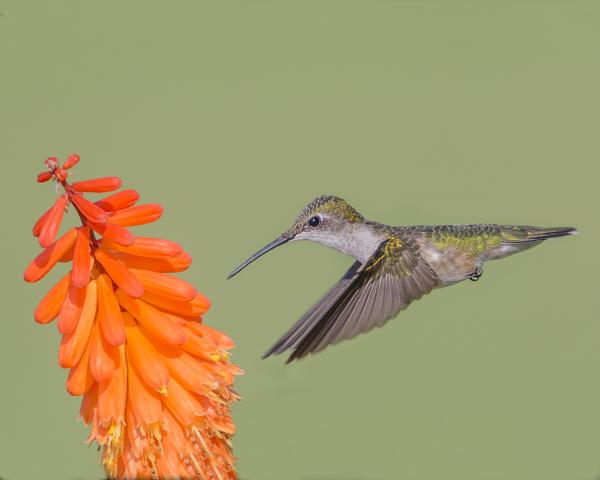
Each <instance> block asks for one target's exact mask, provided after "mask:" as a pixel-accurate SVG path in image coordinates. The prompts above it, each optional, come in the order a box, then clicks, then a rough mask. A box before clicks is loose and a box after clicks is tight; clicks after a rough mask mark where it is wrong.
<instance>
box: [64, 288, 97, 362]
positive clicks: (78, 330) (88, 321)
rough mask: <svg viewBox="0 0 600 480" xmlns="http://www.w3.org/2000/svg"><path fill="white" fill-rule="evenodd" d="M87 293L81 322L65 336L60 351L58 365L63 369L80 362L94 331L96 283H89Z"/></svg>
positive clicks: (80, 317) (80, 316) (80, 318)
mask: <svg viewBox="0 0 600 480" xmlns="http://www.w3.org/2000/svg"><path fill="white" fill-rule="evenodd" d="M85 291H86V294H85V303H84V304H83V308H82V309H81V314H80V315H79V321H78V322H77V325H75V329H74V330H73V331H72V332H70V333H66V334H64V335H63V337H62V340H61V342H60V348H59V349H58V363H59V365H60V366H61V367H63V368H71V367H72V366H73V365H75V364H76V363H77V362H78V361H79V359H80V358H81V354H82V353H83V349H84V348H85V346H86V344H87V343H88V339H89V337H90V332H91V331H92V326H93V324H94V317H95V316H96V303H97V296H96V281H95V280H92V281H91V282H90V283H88V284H87V287H85Z"/></svg>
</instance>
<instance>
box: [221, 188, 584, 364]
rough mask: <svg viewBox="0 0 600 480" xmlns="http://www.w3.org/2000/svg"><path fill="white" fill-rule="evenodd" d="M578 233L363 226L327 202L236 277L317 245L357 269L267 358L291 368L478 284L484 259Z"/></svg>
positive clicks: (348, 210) (339, 202) (320, 201)
mask: <svg viewBox="0 0 600 480" xmlns="http://www.w3.org/2000/svg"><path fill="white" fill-rule="evenodd" d="M576 233H577V230H576V229H575V228H571V227H557V228H540V227H531V226H522V225H519V226H517V225H435V226H432V225H418V226H403V227H390V226H388V225H384V224H382V223H379V222H373V221H370V220H365V219H364V218H363V216H362V215H361V214H360V213H358V212H357V211H356V210H355V209H354V208H352V206H350V205H349V204H348V203H347V202H346V201H344V200H343V199H341V198H338V197H335V196H321V197H317V198H315V199H314V200H313V201H312V202H310V203H309V204H308V205H307V206H306V207H305V208H304V210H302V212H300V215H298V218H296V221H295V222H294V224H293V225H292V226H291V227H290V228H289V229H288V230H287V231H285V232H284V233H283V234H281V236H279V237H278V238H277V239H276V240H274V241H273V242H271V243H269V244H268V245H267V246H266V247H264V248H262V249H261V250H259V251H258V252H256V253H255V254H254V255H252V256H251V257H250V258H249V259H248V260H246V261H245V262H244V263H242V264H241V265H240V266H239V267H237V268H236V269H235V270H234V271H233V272H231V274H230V275H229V277H227V278H231V277H233V276H234V275H236V274H237V273H238V272H239V271H240V270H242V269H243V268H244V267H246V266H247V265H249V264H250V263H252V262H253V261H254V260H256V259H257V258H259V257H260V256H262V255H264V254H265V253H267V252H268V251H269V250H272V249H274V248H275V247H277V246H279V245H282V244H284V243H286V242H289V241H293V240H312V241H313V242H318V243H321V244H323V245H326V246H328V247H332V248H335V249H336V250H339V251H340V252H343V253H345V254H346V255H350V256H351V257H354V258H355V259H356V262H354V264H353V265H352V266H351V267H350V269H349V270H348V271H347V272H346V274H345V275H344V276H343V277H342V278H341V279H340V281H339V282H338V283H337V284H335V285H334V286H333V288H331V290H329V291H328V292H327V293H326V294H325V296H324V297H323V298H321V300H319V301H318V302H317V303H316V304H315V305H314V306H313V307H312V308H311V309H310V310H308V312H306V313H305V314H304V316H303V317H302V318H300V320H298V322H296V324H295V325H294V326H293V327H292V328H291V329H290V330H289V331H288V332H287V333H286V334H285V335H283V336H282V337H281V338H280V339H279V340H278V341H277V343H275V345H273V346H272V347H271V348H270V349H269V350H268V351H267V352H266V353H265V354H264V356H263V358H266V357H268V356H269V355H272V354H279V353H282V352H284V351H286V350H288V349H293V352H292V354H291V356H290V357H289V359H288V363H289V362H291V361H293V360H295V359H297V358H302V357H304V356H306V355H308V354H311V353H316V352H319V351H321V350H323V349H324V348H325V347H327V346H328V345H330V344H333V343H337V342H339V341H341V340H344V339H348V338H352V337H354V336H356V335H358V334H360V333H364V332H368V331H369V330H371V329H372V328H373V327H381V326H382V325H383V324H384V323H386V321H387V320H389V319H390V318H393V317H395V316H396V315H397V314H398V312H400V311H401V310H404V309H405V308H406V307H407V306H408V305H409V304H410V303H411V302H412V301H413V300H417V299H419V298H421V297H422V296H423V295H425V294H426V293H429V292H430V291H431V290H433V289H434V288H438V287H445V286H448V285H452V284H455V283H458V282H461V281H463V280H466V279H470V280H478V279H479V277H481V274H482V272H483V263H484V262H485V261H486V260H494V259H497V258H503V257H506V256H508V255H511V254H513V253H516V252H520V251H522V250H526V249H528V248H531V247H533V246H535V245H538V244H539V243H540V242H542V241H544V240H546V239H548V238H553V237H562V236H564V235H574V234H576Z"/></svg>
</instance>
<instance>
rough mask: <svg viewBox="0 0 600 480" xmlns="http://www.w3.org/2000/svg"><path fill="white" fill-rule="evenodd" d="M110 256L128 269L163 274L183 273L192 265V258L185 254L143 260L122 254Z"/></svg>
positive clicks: (114, 253)
mask: <svg viewBox="0 0 600 480" xmlns="http://www.w3.org/2000/svg"><path fill="white" fill-rule="evenodd" d="M112 256H113V258H118V259H119V260H121V261H122V262H123V263H125V265H127V266H128V267H132V268H145V269H146V270H153V271H155V272H163V273H174V272H183V271H185V270H187V269H188V268H189V266H190V265H191V264H192V257H190V256H189V255H188V254H187V253H186V252H182V253H181V255H178V256H176V257H170V258H143V257H139V256H137V255H130V254H128V253H122V252H112Z"/></svg>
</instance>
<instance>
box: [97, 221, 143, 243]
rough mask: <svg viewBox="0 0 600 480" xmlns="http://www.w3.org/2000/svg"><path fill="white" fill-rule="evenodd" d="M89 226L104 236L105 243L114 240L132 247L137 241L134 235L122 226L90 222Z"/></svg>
mask: <svg viewBox="0 0 600 480" xmlns="http://www.w3.org/2000/svg"><path fill="white" fill-rule="evenodd" d="M89 226H90V228H91V229H92V230H94V231H95V232H98V233H99V234H100V235H102V240H103V241H106V240H112V241H114V242H115V243H118V244H119V245H124V246H128V245H132V244H133V242H134V241H135V237H134V236H133V234H132V233H131V232H130V231H129V230H127V229H126V228H123V227H121V226H120V225H113V224H111V223H94V222H89Z"/></svg>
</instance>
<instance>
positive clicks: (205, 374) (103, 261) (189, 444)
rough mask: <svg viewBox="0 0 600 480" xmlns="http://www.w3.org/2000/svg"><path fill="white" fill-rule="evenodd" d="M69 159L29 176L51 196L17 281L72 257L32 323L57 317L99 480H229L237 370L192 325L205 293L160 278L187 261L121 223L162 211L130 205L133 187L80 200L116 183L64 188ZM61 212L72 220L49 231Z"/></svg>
mask: <svg viewBox="0 0 600 480" xmlns="http://www.w3.org/2000/svg"><path fill="white" fill-rule="evenodd" d="M78 162H79V156H78V155H71V156H70V157H69V158H68V159H67V160H66V161H65V162H64V163H63V165H62V166H60V164H59V162H58V160H57V159H56V158H49V159H47V160H46V161H45V165H46V167H47V171H44V172H42V173H40V174H39V175H38V182H40V183H43V182H47V181H49V180H54V181H55V182H56V183H57V184H58V186H59V187H60V189H61V192H62V193H61V194H60V195H59V196H58V198H57V199H56V201H55V202H54V204H53V205H52V206H51V207H50V208H49V209H48V211H46V213H44V214H43V215H42V216H41V218H40V219H39V220H38V221H37V222H36V223H35V225H34V227H33V234H34V236H36V237H37V238H38V240H39V244H40V245H41V247H43V248H44V250H43V251H42V253H40V254H39V255H38V256H37V257H36V258H35V259H34V260H33V261H32V262H31V263H30V264H29V266H28V267H27V269H26V270H25V274H24V278H25V280H26V281H27V282H36V281H38V280H40V279H41V278H43V277H44V276H45V275H46V274H47V273H48V272H49V271H50V270H51V269H52V268H53V267H54V266H55V265H56V264H57V263H59V262H64V263H69V262H71V263H72V269H71V270H70V271H69V272H68V273H67V274H66V275H65V276H64V277H63V278H62V279H61V280H60V281H59V282H58V283H56V284H55V285H54V287H52V289H51V290H50V291H49V292H48V293H47V295H46V296H45V297H44V298H43V299H42V301H41V302H40V303H39V305H38V306H37V308H36V310H35V320H36V321H37V322H39V323H42V324H46V323H49V322H51V321H53V320H54V319H55V318H58V322H57V323H58V330H59V332H60V333H61V334H62V341H61V344H60V348H59V354H58V361H59V364H60V365H61V367H63V368H69V369H70V371H69V375H68V378H67V391H68V392H69V393H70V394H71V395H83V400H82V403H81V409H80V418H82V419H83V421H84V422H85V424H86V425H89V426H91V432H90V435H89V438H88V441H89V442H91V441H94V440H95V441H96V442H98V444H99V445H100V447H101V448H102V463H103V464H104V467H105V469H106V472H107V474H108V476H109V477H110V478H115V479H133V478H136V479H137V478H149V479H162V478H190V479H191V478H194V479H216V480H217V479H218V480H226V479H235V478H236V473H235V469H234V459H233V456H232V453H231V443H230V438H231V436H232V435H233V433H234V425H233V422H232V420H231V416H230V411H229V407H230V404H231V402H233V401H235V400H237V399H238V396H237V395H236V393H235V392H234V391H233V390H232V385H233V380H234V376H235V375H238V374H240V373H241V370H239V369H238V368H237V367H236V366H235V365H233V364H232V363H231V362H230V361H229V358H228V353H227V351H228V350H230V349H231V348H233V346H234V345H233V342H232V341H231V340H230V339H229V338H228V337H227V336H225V335H224V334H222V333H220V332H219V331H217V330H214V329H212V328H210V327H208V326H206V325H204V324H203V323H202V315H203V314H204V313H205V312H206V311H207V310H208V308H209V306H210V303H209V301H208V299H207V298H206V297H204V296H203V295H202V294H200V293H198V292H197V291H196V289H195V288H194V287H193V286H192V285H191V284H190V283H188V282H186V281H184V280H182V279H180V278H177V277H175V276H173V275H169V273H173V272H181V271H183V270H186V269H187V268H188V267H189V266H190V264H191V257H190V256H189V255H188V254H187V253H185V252H184V251H183V249H182V248H181V246H180V245H179V244H177V243H175V242H172V241H168V240H163V239H158V238H149V237H136V236H134V235H133V234H132V233H131V232H130V231H129V230H128V229H127V227H131V226H135V225H142V224H146V223H150V222H154V221H156V220H158V219H159V218H160V217H161V215H162V212H163V209H162V207H161V206H160V205H157V204H141V205H136V204H137V202H138V200H139V195H138V193H137V192H136V191H135V190H122V191H119V192H117V193H113V194H111V195H109V196H107V197H105V198H103V199H101V200H99V201H96V202H92V201H90V200H88V199H87V198H86V197H85V196H84V194H86V193H104V192H113V191H115V190H117V189H119V188H120V187H121V180H120V179H119V178H118V177H105V178H97V179H93V180H86V181H80V182H74V183H69V182H68V173H69V169H71V168H72V167H73V166H74V165H75V164H77V163H78ZM71 207H72V208H73V210H75V211H76V212H77V214H78V215H79V218H80V219H81V226H79V227H74V228H70V229H69V230H67V231H66V232H65V233H63V234H62V235H61V236H59V237H58V234H59V230H60V225H61V221H62V219H63V216H64V213H65V212H66V211H67V210H68V209H69V208H71ZM57 237H58V238H57Z"/></svg>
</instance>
